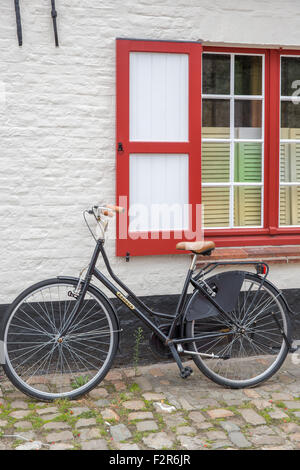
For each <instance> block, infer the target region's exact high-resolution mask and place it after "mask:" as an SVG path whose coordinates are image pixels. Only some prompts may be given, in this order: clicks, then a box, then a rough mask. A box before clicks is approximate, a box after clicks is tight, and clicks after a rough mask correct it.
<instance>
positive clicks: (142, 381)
mask: <svg viewBox="0 0 300 470" xmlns="http://www.w3.org/2000/svg"><path fill="white" fill-rule="evenodd" d="M135 383H137V384H138V386H139V387H140V389H141V390H142V391H143V392H147V391H148V390H152V388H153V385H152V383H151V382H150V380H148V379H147V378H146V377H136V378H135Z"/></svg>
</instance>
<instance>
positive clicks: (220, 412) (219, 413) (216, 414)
mask: <svg viewBox="0 0 300 470" xmlns="http://www.w3.org/2000/svg"><path fill="white" fill-rule="evenodd" d="M207 414H208V415H209V416H210V418H211V419H217V418H228V417H229V416H234V413H233V412H232V411H230V410H225V409H223V408H218V409H215V410H208V411H207Z"/></svg>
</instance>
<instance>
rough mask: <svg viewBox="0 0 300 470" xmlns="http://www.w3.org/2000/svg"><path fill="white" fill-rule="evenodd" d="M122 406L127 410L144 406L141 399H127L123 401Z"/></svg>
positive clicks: (139, 408) (140, 408)
mask: <svg viewBox="0 0 300 470" xmlns="http://www.w3.org/2000/svg"><path fill="white" fill-rule="evenodd" d="M123 406H124V408H126V409H127V410H135V411H137V410H142V409H143V408H145V403H144V402H143V401H142V400H129V401H124V402H123Z"/></svg>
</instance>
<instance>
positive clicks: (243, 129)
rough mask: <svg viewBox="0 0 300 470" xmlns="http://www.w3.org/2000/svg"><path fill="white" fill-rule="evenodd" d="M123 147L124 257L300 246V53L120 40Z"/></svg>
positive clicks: (119, 162)
mask: <svg viewBox="0 0 300 470" xmlns="http://www.w3.org/2000/svg"><path fill="white" fill-rule="evenodd" d="M116 144H117V198H118V203H119V204H121V205H124V202H123V201H122V200H120V197H125V199H124V201H125V204H127V205H128V208H129V215H128V217H127V219H126V230H125V236H123V235H124V233H123V232H122V233H123V235H122V236H120V230H119V225H118V227H117V230H118V236H117V254H118V255H120V256H124V255H125V254H126V253H127V252H130V254H132V255H143V254H163V253H176V250H175V245H176V238H177V232H178V231H180V230H185V233H186V234H187V235H186V236H187V237H189V239H193V236H194V234H195V226H194V220H195V210H196V209H195V207H196V205H197V204H200V203H202V205H203V209H204V214H203V215H204V228H205V237H206V238H208V239H213V240H215V242H216V244H217V245H218V246H242V245H245V246H247V245H277V244H279V245H283V244H298V243H299V242H300V52H299V54H298V53H297V51H288V50H286V51H282V50H281V51H279V50H274V49H272V50H267V49H247V48H225V47H206V46H205V47H203V48H202V46H201V44H199V43H192V42H191V43H189V42H186V43H185V42H165V41H135V40H118V41H117V142H116ZM188 204H190V205H191V206H192V211H191V210H190V208H189V209H187V206H188ZM163 205H166V206H168V207H169V208H170V207H171V212H170V211H169V212H168V213H164V212H161V211H160V212H159V211H158V212H156V211H154V213H151V208H153V207H154V208H155V207H156V206H157V207H161V206H163ZM140 207H143V208H144V209H145V211H144V212H143V211H141V210H139V208H140ZM118 224H120V220H119V221H118ZM167 232H169V235H170V236H168V237H165V236H164V235H165V233H167Z"/></svg>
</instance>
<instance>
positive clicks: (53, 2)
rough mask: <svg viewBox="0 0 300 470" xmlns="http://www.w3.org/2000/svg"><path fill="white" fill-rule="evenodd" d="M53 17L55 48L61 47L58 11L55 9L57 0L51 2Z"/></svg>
mask: <svg viewBox="0 0 300 470" xmlns="http://www.w3.org/2000/svg"><path fill="white" fill-rule="evenodd" d="M51 16H52V21H53V29H54V39H55V46H56V47H59V42H58V31H57V11H56V8H55V0H51Z"/></svg>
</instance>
